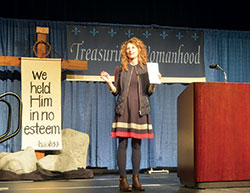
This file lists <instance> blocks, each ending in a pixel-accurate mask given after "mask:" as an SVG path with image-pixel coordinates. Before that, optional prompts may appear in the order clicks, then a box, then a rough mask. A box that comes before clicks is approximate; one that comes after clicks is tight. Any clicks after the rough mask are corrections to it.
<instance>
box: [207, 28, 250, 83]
mask: <svg viewBox="0 0 250 193" xmlns="http://www.w3.org/2000/svg"><path fill="white" fill-rule="evenodd" d="M204 45H205V46H204V56H205V64H206V77H207V81H208V82H223V81H224V74H223V72H222V71H220V70H215V69H210V68H209V65H210V64H218V65H220V66H221V67H222V68H223V69H224V71H225V72H226V73H227V78H228V82H250V76H249V73H250V32H246V31H226V30H204Z"/></svg>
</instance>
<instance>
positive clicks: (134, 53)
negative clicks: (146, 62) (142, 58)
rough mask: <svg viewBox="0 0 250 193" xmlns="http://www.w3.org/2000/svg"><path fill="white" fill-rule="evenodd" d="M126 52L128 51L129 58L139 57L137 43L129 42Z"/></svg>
mask: <svg viewBox="0 0 250 193" xmlns="http://www.w3.org/2000/svg"><path fill="white" fill-rule="evenodd" d="M126 53H127V56H128V58H129V59H131V60H133V59H135V58H137V57H138V54H139V51H138V48H137V47H136V45H134V44H132V43H128V44H127V49H126Z"/></svg>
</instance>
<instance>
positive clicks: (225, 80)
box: [209, 64, 227, 82]
mask: <svg viewBox="0 0 250 193" xmlns="http://www.w3.org/2000/svg"><path fill="white" fill-rule="evenodd" d="M209 67H210V68H216V69H220V70H221V71H222V72H223V73H224V82H227V74H226V72H225V71H224V70H223V69H222V68H221V67H220V66H219V65H218V64H216V65H213V64H211V65H210V66H209Z"/></svg>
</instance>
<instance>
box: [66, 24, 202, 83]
mask: <svg viewBox="0 0 250 193" xmlns="http://www.w3.org/2000/svg"><path fill="white" fill-rule="evenodd" d="M131 37H137V38H139V39H141V40H142V41H143V42H144V43H145V45H146V46H147V51H148V59H149V62H154V63H159V71H160V72H161V74H162V76H163V78H162V82H204V81H206V78H205V68H204V40H203V32H201V31H192V30H183V29H169V28H168V29H165V28H163V29H160V28H157V29H153V28H145V27H144V28H143V27H141V28H139V27H133V26H131V27H129V26H123V27H112V26H98V25H96V26H93V25H90V26H81V25H68V26H67V55H68V59H73V60H86V61H88V70H86V71H82V72H80V71H71V72H69V73H68V76H67V79H68V80H79V81H80V80H89V81H101V79H100V77H99V74H100V72H101V71H103V70H105V71H107V72H108V73H110V75H113V74H114V69H115V67H116V66H117V65H120V62H121V60H120V46H121V44H122V43H123V42H125V41H126V40H128V39H129V38H131Z"/></svg>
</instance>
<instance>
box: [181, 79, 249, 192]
mask: <svg viewBox="0 0 250 193" xmlns="http://www.w3.org/2000/svg"><path fill="white" fill-rule="evenodd" d="M177 167H178V170H177V171H178V177H179V179H180V181H181V183H182V184H184V185H186V186H190V187H197V188H209V187H237V186H250V84H249V83H192V84H190V85H189V86H188V87H187V88H186V89H185V90H184V91H183V92H182V93H181V94H180V96H179V97H178V165H177Z"/></svg>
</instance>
